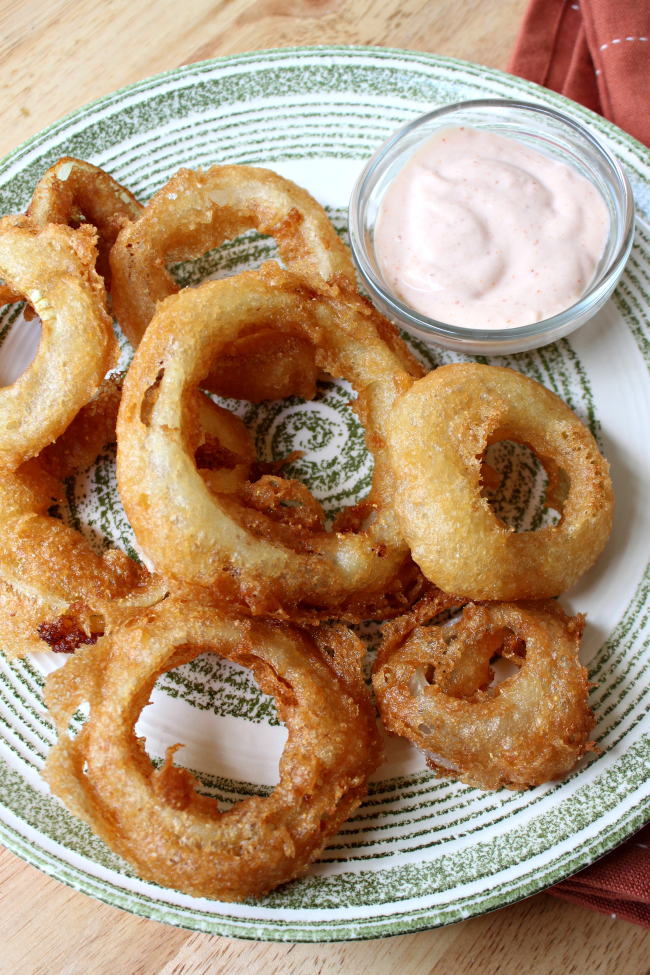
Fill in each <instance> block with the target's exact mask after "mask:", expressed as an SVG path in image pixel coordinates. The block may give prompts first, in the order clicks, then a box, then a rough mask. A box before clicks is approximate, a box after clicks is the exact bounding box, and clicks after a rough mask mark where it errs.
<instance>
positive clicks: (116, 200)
mask: <svg viewBox="0 0 650 975" xmlns="http://www.w3.org/2000/svg"><path fill="white" fill-rule="evenodd" d="M142 210H143V206H142V204H141V203H138V201H137V200H136V198H135V197H134V195H133V193H131V191H130V190H127V189H126V187H125V186H121V185H120V183H118V182H117V180H115V179H113V177H112V176H110V175H109V174H108V173H107V172H105V171H104V170H103V169H100V168H99V166H93V165H92V164H91V163H88V162H84V161H83V160H82V159H74V158H73V157H72V156H63V157H62V158H61V159H59V161H58V162H56V163H55V164H54V165H53V166H51V167H50V168H49V169H48V170H47V172H46V173H45V174H44V175H43V176H42V177H41V178H40V180H39V181H38V183H37V184H36V189H35V190H34V195H33V196H32V201H31V203H30V204H29V207H28V209H27V216H28V217H29V218H30V220H31V221H32V222H33V223H35V224H38V225H39V226H45V224H48V223H59V224H67V225H68V226H69V227H75V228H76V227H79V226H81V225H83V224H84V223H89V224H92V226H93V227H95V229H96V230H97V237H98V240H97V273H98V274H101V276H102V277H103V278H104V281H105V282H106V290H107V291H110V289H111V267H110V264H109V262H108V255H109V252H110V250H111V247H112V246H113V244H114V243H115V240H116V238H117V235H118V233H119V232H120V229H121V228H122V225H123V223H124V220H125V219H128V220H136V219H137V218H138V216H139V215H140V213H141V211H142Z"/></svg>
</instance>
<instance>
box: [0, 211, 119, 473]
mask: <svg viewBox="0 0 650 975" xmlns="http://www.w3.org/2000/svg"><path fill="white" fill-rule="evenodd" d="M95 257H96V251H95V235H94V231H93V229H92V228H90V227H80V228H79V230H71V229H70V228H69V227H62V226H55V225H53V224H52V225H49V226H47V227H43V228H40V227H38V226H36V225H35V224H33V223H32V222H31V221H30V220H28V219H27V217H20V216H18V217H3V218H2V220H0V276H2V277H3V278H4V279H5V281H6V282H7V285H8V286H9V288H10V289H12V290H13V291H15V292H17V293H18V294H19V295H22V296H24V297H25V298H27V300H28V301H29V302H30V303H31V305H32V306H33V307H34V309H35V310H36V311H37V312H38V314H39V316H40V318H41V323H42V334H41V341H40V344H39V346H38V351H37V353H36V357H35V358H34V360H33V362H32V363H31V364H30V365H29V366H28V367H27V369H26V370H25V372H24V373H23V374H22V376H19V378H18V379H17V380H16V381H15V382H14V383H12V385H11V386H6V387H5V388H4V389H0V415H1V416H2V422H1V423H0V472H5V473H9V472H10V471H14V470H16V468H17V467H18V466H19V465H20V464H21V463H22V462H23V461H25V460H28V459H29V458H30V457H35V456H36V455H37V454H38V453H40V451H41V450H42V449H43V447H45V446H46V445H47V444H49V443H52V441H54V440H56V438H57V437H58V436H59V435H60V434H61V433H63V431H64V430H65V429H66V427H67V426H68V424H69V423H70V422H71V421H72V420H73V419H74V417H75V416H76V414H77V413H78V411H79V410H80V408H81V407H82V406H83V405H84V404H85V403H87V402H88V401H89V400H90V399H91V398H92V397H93V396H94V395H95V393H96V392H97V390H98V389H99V386H100V384H101V382H102V380H103V379H104V376H105V375H106V373H107V372H108V370H109V369H111V368H113V367H114V366H115V364H116V362H117V358H118V355H119V349H118V345H117V341H116V339H115V336H114V334H113V323H112V321H111V319H110V317H109V316H108V314H107V312H106V292H105V290H104V283H103V281H102V279H101V278H100V277H99V275H98V274H97V273H96V272H95Z"/></svg>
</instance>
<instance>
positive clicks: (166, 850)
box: [43, 599, 383, 901]
mask: <svg viewBox="0 0 650 975" xmlns="http://www.w3.org/2000/svg"><path fill="white" fill-rule="evenodd" d="M206 650H214V651H216V652H217V653H219V654H220V655H221V656H223V657H225V658H226V659H228V660H231V661H234V662H236V663H238V664H241V665H242V666H244V667H248V668H250V669H251V670H252V671H253V674H254V676H255V679H256V681H257V683H258V684H259V686H260V687H261V689H262V690H263V691H264V692H265V693H267V694H272V695H273V697H274V698H275V702H276V704H277V707H278V711H279V714H280V717H281V718H282V720H283V721H284V722H285V723H286V725H287V728H288V732H289V736H288V740H287V743H286V746H285V749H284V752H283V755H282V759H281V761H280V782H279V784H278V785H277V786H276V788H275V790H274V792H273V793H272V795H271V796H269V797H268V798H260V797H257V796H253V797H251V798H248V799H245V800H244V801H242V802H239V803H237V804H236V805H235V806H234V807H233V808H232V809H230V810H229V811H228V812H226V813H223V812H220V811H219V808H218V805H217V801H216V800H215V799H211V798H207V797H205V796H201V795H198V794H197V793H196V792H195V791H194V788H195V785H196V781H195V779H194V776H193V775H192V773H191V772H189V771H188V770H186V769H182V768H177V767H174V766H173V764H172V761H173V753H174V752H175V751H176V749H177V748H178V747H179V746H178V745H177V746H173V747H172V748H170V749H168V751H167V761H166V762H165V764H164V765H163V767H162V768H161V769H160V770H159V771H155V770H154V768H153V766H152V765H151V764H150V763H149V761H148V759H147V756H146V753H145V752H144V748H143V745H142V742H141V741H140V740H138V738H136V736H135V732H134V725H135V723H136V721H137V719H138V716H139V713H140V711H141V710H142V708H143V706H144V705H145V704H146V702H147V701H148V700H149V695H150V694H151V691H152V689H153V685H154V682H155V681H156V679H157V677H158V676H159V675H160V674H162V673H164V672H165V671H167V670H170V669H172V668H174V667H177V666H178V665H179V664H181V663H184V662H186V661H188V660H192V659H193V658H194V657H196V656H197V655H198V654H200V653H203V652H205V651H206ZM326 651H327V652H326ZM363 654H364V648H363V644H361V642H360V641H359V640H358V639H357V638H356V637H355V636H354V635H353V634H352V633H351V632H350V631H348V630H346V629H345V627H342V626H340V625H335V626H332V627H329V628H328V627H321V628H319V629H318V630H315V631H313V633H311V634H310V633H308V632H307V631H300V630H296V629H292V628H291V627H289V626H287V625H286V624H272V623H268V622H262V621H250V620H244V619H233V618H230V617H226V616H224V615H222V614H220V613H217V612H215V611H214V610H207V609H205V608H198V607H196V606H188V605H187V604H179V603H175V602H174V600H172V599H168V600H166V601H165V602H164V603H162V604H161V605H160V606H157V607H155V608H154V609H153V610H151V611H149V612H147V613H145V614H142V615H141V617H140V618H139V619H134V620H132V621H131V623H130V624H129V625H128V626H126V627H124V628H123V629H121V630H119V631H116V632H114V633H113V634H112V636H111V637H107V638H104V639H103V640H100V641H99V642H98V643H97V644H96V646H94V647H88V648H84V649H83V650H81V651H80V652H79V653H78V654H77V655H75V657H73V658H71V660H70V661H69V662H68V663H67V664H66V666H65V667H64V668H63V669H62V670H59V671H57V672H56V673H54V674H52V675H50V677H49V678H48V680H47V684H46V688H45V701H46V704H47V706H48V708H49V709H50V711H51V713H52V715H53V717H54V720H55V722H56V725H57V730H58V734H59V738H58V742H57V744H56V745H55V746H54V748H53V749H52V750H51V751H50V753H49V755H48V758H47V762H46V766H45V770H44V773H43V775H44V778H45V779H46V781H47V782H48V783H49V784H50V787H51V789H52V791H53V792H54V794H55V795H57V796H59V798H61V799H62V800H63V801H64V802H65V804H66V805H67V806H68V808H69V809H70V810H71V811H72V812H73V813H74V814H75V815H76V816H78V817H79V818H80V819H82V820H84V821H85V822H87V823H88V824H89V825H90V826H91V827H92V829H93V831H94V832H95V833H96V834H97V835H98V836H100V837H101V838H102V839H103V840H104V842H105V843H106V844H107V845H108V846H109V847H110V848H111V849H112V850H114V851H115V852H116V853H118V854H119V855H120V856H122V857H124V858H125V859H126V860H127V861H128V862H129V863H131V864H132V865H133V867H134V868H135V870H136V871H137V873H138V874H139V875H140V876H141V877H143V878H144V879H145V880H150V881H153V882H155V883H157V884H161V885H162V886H165V887H173V888H175V889H177V890H182V891H184V892H185V893H187V894H191V895H193V896H195V897H213V898H219V899H221V900H226V901H237V900H243V899H244V898H246V897H252V896H259V895H260V894H265V893H268V891H270V890H273V889H274V888H275V887H277V886H278V884H282V883H286V882H287V881H289V880H291V879H292V878H293V877H296V876H298V875H299V874H301V873H304V871H305V870H306V868H307V866H308V864H309V863H310V862H311V861H312V860H313V859H314V858H315V857H316V856H317V855H318V853H319V852H320V850H322V848H323V846H324V845H325V843H326V841H327V839H328V837H330V836H332V835H334V834H335V833H337V832H338V830H339V828H340V826H341V824H342V823H343V822H344V821H345V820H346V819H347V818H348V817H349V816H350V814H351V813H352V812H353V811H354V809H356V807H357V806H358V805H359V803H360V801H361V800H362V798H363V797H364V795H365V794H366V791H367V780H368V776H369V775H370V774H371V773H372V772H373V771H374V770H375V769H376V768H378V766H379V765H380V764H381V762H382V760H383V755H382V743H381V738H380V736H379V733H378V730H377V726H376V720H375V714H374V708H373V707H372V703H371V700H370V695H369V693H368V690H367V689H366V687H365V684H364V682H363V679H362V676H361V671H360V661H361V658H362V657H363ZM330 655H331V658H330ZM83 701H88V702H89V703H90V716H89V718H88V719H87V720H86V722H85V723H84V725H83V728H82V729H81V731H80V732H79V734H78V735H77V736H76V737H75V738H74V739H71V738H70V736H69V735H68V734H67V728H68V723H69V721H70V718H71V716H72V714H73V713H74V712H75V711H76V709H77V707H78V706H79V705H80V704H81V703H82V702H83Z"/></svg>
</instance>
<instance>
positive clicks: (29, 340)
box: [0, 302, 41, 388]
mask: <svg viewBox="0 0 650 975" xmlns="http://www.w3.org/2000/svg"><path fill="white" fill-rule="evenodd" d="M28 307H29V306H28V305H27V304H26V303H25V302H18V303H16V304H15V305H9V306H7V307H5V308H4V309H3V314H2V317H1V318H0V388H3V387H5V386H11V385H12V383H15V382H16V380H17V379H19V378H20V377H21V376H22V374H23V373H24V372H25V370H26V369H27V368H28V367H29V366H30V365H31V364H32V362H33V361H34V358H35V356H36V353H37V351H38V346H39V344H40V341H41V320H40V318H39V317H38V315H35V316H34V317H33V318H32V319H31V320H28V317H27V315H26V314H25V312H26V311H27V308H28Z"/></svg>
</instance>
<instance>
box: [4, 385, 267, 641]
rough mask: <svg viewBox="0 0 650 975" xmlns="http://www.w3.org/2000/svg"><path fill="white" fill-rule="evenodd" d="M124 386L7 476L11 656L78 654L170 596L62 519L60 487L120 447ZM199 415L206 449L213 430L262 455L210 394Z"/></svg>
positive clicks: (109, 390)
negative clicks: (119, 416) (109, 630)
mask: <svg viewBox="0 0 650 975" xmlns="http://www.w3.org/2000/svg"><path fill="white" fill-rule="evenodd" d="M122 379H123V377H122V376H110V377H109V378H108V379H106V380H105V381H104V382H103V383H102V385H101V387H100V389H99V392H98V394H97V395H96V397H95V398H94V399H93V400H92V401H91V402H90V403H88V404H87V405H86V406H84V407H82V409H81V410H80V411H79V413H78V414H77V416H76V417H75V419H74V420H73V422H72V423H71V425H70V426H69V427H68V429H67V430H66V431H65V433H64V434H63V435H62V436H61V437H60V438H59V439H58V440H57V441H56V442H55V443H53V444H51V445H50V446H49V447H47V448H46V449H45V450H44V451H43V452H42V453H41V454H40V455H39V457H38V458H37V459H35V460H32V461H28V462H27V463H26V464H23V465H22V467H20V468H19V469H18V470H17V471H16V472H15V473H14V474H10V475H5V476H4V477H2V476H0V536H1V537H0V646H1V647H2V648H3V650H4V652H5V654H6V655H7V656H9V657H22V656H24V654H26V653H30V652H32V653H33V652H34V651H43V650H48V649H54V650H55V651H57V652H61V653H69V652H72V651H74V650H75V649H76V648H77V647H78V646H81V645H83V644H84V643H88V642H91V643H92V642H94V641H95V640H96V639H97V636H98V635H99V634H102V633H103V632H104V631H105V629H106V628H110V626H111V625H114V624H115V623H116V622H118V621H121V620H123V619H125V618H126V617H128V616H129V615H130V614H131V613H133V612H134V611H136V610H137V609H139V608H141V607H142V606H149V605H152V604H153V603H156V602H158V601H159V600H161V599H162V598H163V596H164V595H165V594H166V592H167V589H166V586H165V584H164V583H163V582H162V580H160V579H154V578H153V577H152V576H151V575H150V574H149V572H148V571H147V570H146V569H145V568H144V567H143V566H139V565H137V564H136V563H135V562H133V561H132V560H131V559H130V558H128V556H126V555H125V554H124V553H123V552H121V551H119V550H113V551H109V552H106V553H105V554H104V555H103V556H101V557H100V556H98V555H96V554H95V553H94V551H93V550H92V549H91V547H90V545H89V544H88V543H87V542H86V541H85V540H84V538H83V537H82V536H81V535H80V534H79V532H77V531H75V530H74V529H73V528H69V527H67V526H65V525H64V524H63V523H62V522H61V521H60V519H59V518H58V517H57V516H56V508H57V506H58V505H59V504H63V496H62V486H61V483H60V481H61V480H63V479H64V478H66V477H69V476H70V475H72V474H75V473H76V472H77V471H78V470H83V469H84V468H86V467H88V466H89V465H90V464H92V462H93V461H94V460H95V458H96V457H97V455H98V454H99V453H100V451H101V450H102V448H103V447H105V446H106V445H107V444H110V443H114V442H115V439H116V433H115V423H116V419H117V411H118V407H119V404H120V397H121V394H122ZM152 398H153V397H152ZM196 408H197V418H198V428H197V432H196V436H197V437H198V440H199V446H198V450H201V447H202V445H203V444H204V443H205V438H206V437H209V436H210V433H208V432H207V431H211V434H212V435H213V437H219V438H221V440H222V441H223V442H224V443H225V444H228V445H229V447H230V448H231V449H233V450H235V451H237V452H238V454H239V455H241V457H240V462H241V463H249V462H250V461H251V460H252V459H253V458H254V457H255V448H254V446H253V442H252V439H251V436H250V434H249V432H248V430H247V429H246V427H245V426H244V424H243V423H242V421H241V420H240V419H239V417H237V416H233V414H232V413H230V412H229V411H228V410H225V409H224V408H223V407H221V406H218V405H217V404H216V403H213V402H212V400H210V399H209V398H208V397H207V396H206V395H205V394H204V393H200V394H199V395H198V397H197V401H196ZM233 456H235V455H233Z"/></svg>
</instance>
